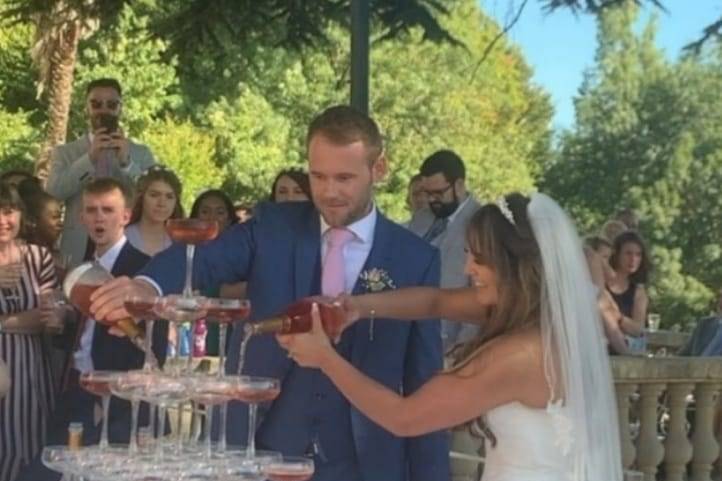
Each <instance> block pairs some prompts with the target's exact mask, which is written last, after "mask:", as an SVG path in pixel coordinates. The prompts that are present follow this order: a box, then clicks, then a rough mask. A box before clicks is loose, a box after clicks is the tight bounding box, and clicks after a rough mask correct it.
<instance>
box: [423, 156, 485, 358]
mask: <svg viewBox="0 0 722 481" xmlns="http://www.w3.org/2000/svg"><path fill="white" fill-rule="evenodd" d="M420 174H421V177H422V178H423V186H424V190H425V192H426V196H427V199H428V207H427V208H423V209H420V210H419V211H417V212H416V213H415V214H414V217H413V218H412V219H411V222H410V223H409V230H411V231H412V232H414V233H415V234H417V235H419V236H421V237H422V238H423V239H424V240H426V241H428V242H429V243H431V244H432V245H434V246H436V247H438V248H439V251H440V252H441V283H440V285H441V287H448V288H453V287H465V286H468V285H469V278H468V276H467V275H466V274H465V273H464V263H465V261H466V254H465V252H464V243H465V239H466V226H467V224H468V223H469V219H471V216H472V215H474V212H476V211H477V210H478V209H479V207H481V206H480V205H479V202H477V201H476V199H475V198H474V196H473V195H471V194H470V193H469V192H467V190H466V168H465V167H464V162H463V161H462V160H461V158H460V157H459V156H458V155H457V154H456V153H454V152H452V151H451V150H439V151H437V152H434V153H433V154H431V155H430V156H429V157H428V158H427V159H426V160H424V163H423V164H422V165H421V169H420ZM476 332H477V327H476V326H475V325H472V324H469V325H465V324H462V323H458V322H447V321H443V320H442V326H441V336H442V339H443V343H444V349H445V350H446V351H448V350H449V349H451V348H453V347H454V346H455V345H456V344H458V343H460V342H463V341H466V340H468V339H469V338H471V337H473V335H474V334H476Z"/></svg>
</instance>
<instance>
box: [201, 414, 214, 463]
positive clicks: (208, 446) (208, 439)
mask: <svg viewBox="0 0 722 481" xmlns="http://www.w3.org/2000/svg"><path fill="white" fill-rule="evenodd" d="M212 422H213V404H207V405H206V425H205V426H204V429H203V431H204V433H203V436H204V437H205V438H206V457H207V458H208V459H210V458H211V423H212Z"/></svg>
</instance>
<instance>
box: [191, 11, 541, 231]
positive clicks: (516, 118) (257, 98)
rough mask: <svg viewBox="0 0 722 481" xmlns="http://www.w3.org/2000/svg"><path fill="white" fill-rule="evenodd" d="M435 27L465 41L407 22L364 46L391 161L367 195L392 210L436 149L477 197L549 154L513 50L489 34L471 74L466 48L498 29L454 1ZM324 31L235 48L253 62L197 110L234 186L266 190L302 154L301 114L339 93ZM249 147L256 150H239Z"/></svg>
mask: <svg viewBox="0 0 722 481" xmlns="http://www.w3.org/2000/svg"><path fill="white" fill-rule="evenodd" d="M442 27H443V28H444V29H445V30H448V31H449V32H452V34H453V35H454V37H455V38H458V39H459V41H460V42H462V43H463V44H464V45H465V46H466V48H465V47H462V46H459V45H455V44H450V43H441V44H436V43H430V42H424V41H423V35H424V34H423V31H421V30H413V29H412V30H411V31H410V32H408V33H407V34H405V35H401V36H400V37H398V38H395V39H391V40H386V41H377V42H375V43H374V47H373V49H372V58H371V65H372V69H371V112H372V115H373V116H374V117H375V118H376V119H377V121H378V122H379V124H380V125H381V127H382V128H383V130H384V135H385V137H386V139H387V148H388V152H387V153H388V156H389V158H390V162H391V165H390V167H391V169H390V175H389V177H388V179H387V181H386V182H385V184H384V185H383V186H381V188H380V191H379V193H378V196H377V200H378V202H379V204H380V206H381V207H382V208H383V209H384V210H385V211H386V212H388V213H389V214H390V215H391V216H392V217H393V218H396V219H399V220H400V219H403V218H404V217H407V216H408V213H407V212H406V210H405V205H404V202H403V199H404V196H405V190H406V184H407V183H408V180H409V178H410V177H411V176H412V175H413V173H415V172H416V171H417V170H418V167H419V165H420V164H421V162H422V161H423V159H424V157H426V156H428V155H429V154H431V153H432V152H433V151H434V150H436V149H439V148H453V149H455V150H457V151H458V152H459V153H460V154H461V155H462V157H463V158H464V159H465V160H466V163H467V165H468V170H469V184H470V187H471V188H472V190H473V191H475V192H476V193H477V194H478V195H480V196H481V197H483V198H493V197H495V196H497V195H499V194H501V193H502V192H507V191H510V190H523V191H528V190H530V189H531V188H532V187H533V185H534V183H535V179H536V177H537V176H538V174H539V171H540V165H541V160H540V159H544V158H545V157H546V156H548V152H549V141H550V128H549V124H550V118H551V107H550V105H549V101H548V98H547V95H546V94H545V93H543V92H542V91H541V90H540V89H539V88H538V87H535V86H534V85H533V84H532V83H531V80H530V78H531V70H530V68H529V67H528V66H527V65H526V64H525V63H524V60H523V58H522V56H521V54H520V52H519V51H518V50H517V49H516V48H514V47H512V46H511V45H509V44H507V43H506V42H501V43H500V44H498V47H497V48H496V49H495V50H494V51H493V52H492V54H491V55H490V56H489V58H488V59H487V61H485V62H484V64H483V65H482V67H481V69H480V70H479V72H477V74H476V75H473V71H474V68H475V66H476V63H477V61H476V58H475V56H474V55H472V53H471V51H476V50H477V49H480V48H481V47H482V46H483V45H486V43H487V42H488V41H489V40H490V39H491V38H492V36H494V35H495V34H496V33H498V32H499V27H498V26H497V25H496V24H495V23H494V22H492V21H491V20H490V19H489V18H488V17H486V16H484V15H483V14H482V13H481V11H480V10H479V7H478V6H477V5H476V4H475V2H473V1H472V0H464V1H460V2H458V3H457V5H456V7H455V8H454V9H453V10H451V12H450V15H449V16H448V17H445V18H444V19H443V20H442ZM381 32H382V30H379V31H377V33H376V35H377V36H382V33H381ZM324 35H325V38H326V39H328V42H327V43H324V44H323V45H319V46H312V47H305V48H304V49H302V51H301V52H300V53H301V54H300V55H299V54H298V53H297V52H294V51H289V50H287V49H281V48H269V47H266V46H262V45H255V44H252V45H249V46H247V48H249V49H253V54H252V55H243V56H245V57H248V58H251V57H252V58H254V64H253V65H252V66H251V67H250V68H249V69H248V70H245V71H243V72H236V73H234V74H233V75H237V76H238V77H240V78H238V77H236V78H234V77H233V75H230V74H229V76H228V77H227V78H225V79H224V82H225V83H226V84H227V86H226V87H225V88H230V87H229V86H230V85H233V84H234V82H237V83H238V84H240V86H241V87H240V89H239V90H238V93H234V94H230V95H224V96H222V97H221V98H220V99H219V100H218V101H217V102H215V103H213V104H212V106H211V107H210V108H209V109H208V110H207V111H205V112H202V113H200V114H199V115H197V119H198V120H199V121H200V122H209V120H203V119H204V118H207V119H211V120H210V124H209V125H208V127H211V128H212V130H213V131H214V132H217V133H218V135H219V138H220V139H222V140H221V141H220V143H219V145H221V147H220V148H219V150H218V155H219V163H220V164H223V165H228V166H232V168H231V169H230V171H229V173H230V174H231V175H232V176H235V178H236V181H235V182H237V185H239V186H245V192H249V194H250V195H252V196H255V198H258V197H257V196H258V195H262V196H263V195H265V194H266V192H267V189H268V188H269V186H270V179H272V178H273V176H274V175H275V173H276V172H277V171H278V170H279V169H280V168H282V167H284V166H291V165H303V164H304V163H305V134H306V127H307V126H308V123H309V121H310V120H311V118H312V117H313V115H315V114H316V113H318V112H319V111H320V110H322V109H323V108H325V107H327V106H329V105H332V104H335V103H345V102H347V101H348V100H347V99H348V82H349V79H348V71H349V65H350V52H349V47H348V41H347V34H346V32H344V30H343V29H341V28H339V27H334V26H331V27H329V29H328V30H327V31H326V32H325V34H324ZM218 85H220V81H219V84H218ZM269 126H270V127H269ZM229 129H235V130H229ZM246 138H249V139H252V142H249V143H246V140H245V139H246ZM251 144H252V145H251ZM230 146H233V147H232V148H230ZM253 148H255V149H257V150H258V152H254V153H253V154H250V152H251V151H252V149H253ZM234 191H235V192H239V191H238V189H235V190H234ZM254 192H255V193H254Z"/></svg>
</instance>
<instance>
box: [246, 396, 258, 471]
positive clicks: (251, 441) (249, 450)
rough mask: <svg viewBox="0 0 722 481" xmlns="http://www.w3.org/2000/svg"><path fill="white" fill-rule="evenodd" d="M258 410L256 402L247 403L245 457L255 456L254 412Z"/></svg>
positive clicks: (251, 457)
mask: <svg viewBox="0 0 722 481" xmlns="http://www.w3.org/2000/svg"><path fill="white" fill-rule="evenodd" d="M257 412H258V404H256V403H250V404H248V444H247V446H246V457H248V459H253V458H255V457H256V414H257Z"/></svg>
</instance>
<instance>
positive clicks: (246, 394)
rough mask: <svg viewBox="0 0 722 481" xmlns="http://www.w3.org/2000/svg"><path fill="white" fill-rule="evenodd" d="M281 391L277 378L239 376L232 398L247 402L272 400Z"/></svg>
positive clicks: (256, 402)
mask: <svg viewBox="0 0 722 481" xmlns="http://www.w3.org/2000/svg"><path fill="white" fill-rule="evenodd" d="M280 393H281V385H280V383H279V382H278V379H272V378H268V377H256V376H239V383H238V385H237V386H236V388H235V390H234V392H233V399H235V400H236V401H241V402H244V403H247V404H258V403H262V402H268V401H273V400H274V399H276V398H277V397H278V395H279V394H280Z"/></svg>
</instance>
